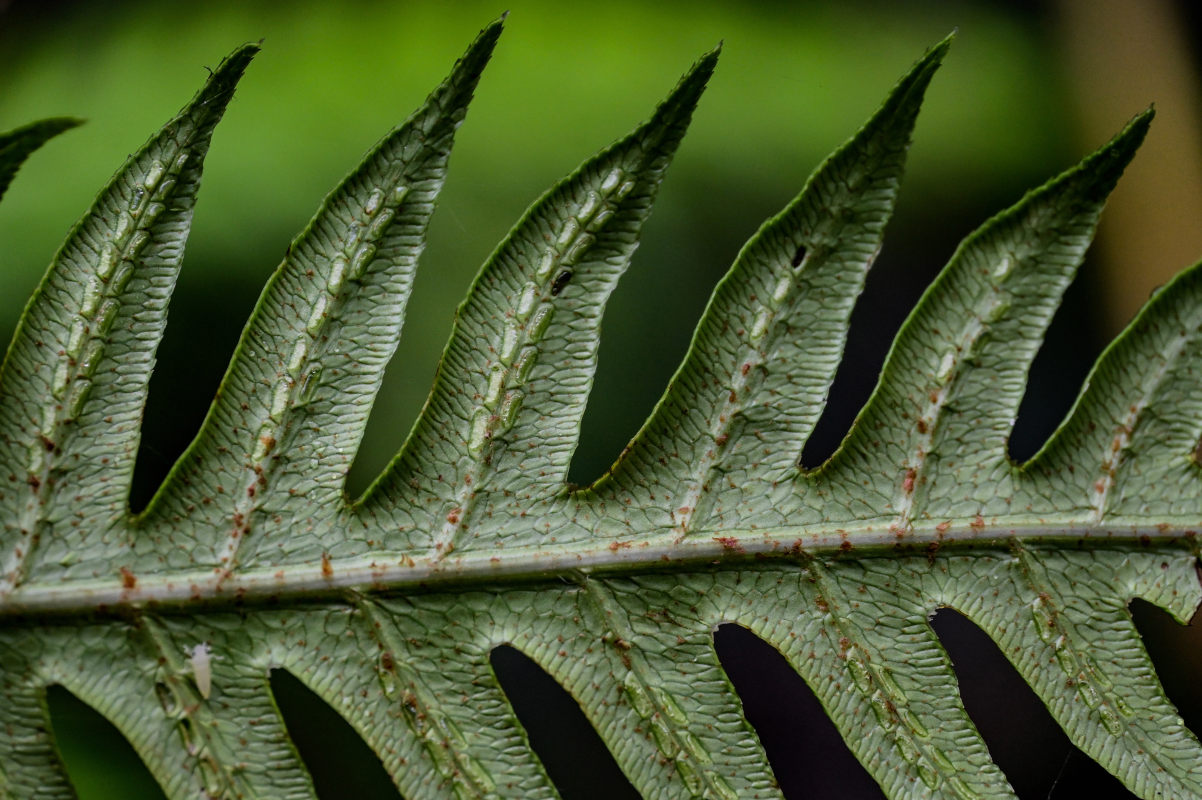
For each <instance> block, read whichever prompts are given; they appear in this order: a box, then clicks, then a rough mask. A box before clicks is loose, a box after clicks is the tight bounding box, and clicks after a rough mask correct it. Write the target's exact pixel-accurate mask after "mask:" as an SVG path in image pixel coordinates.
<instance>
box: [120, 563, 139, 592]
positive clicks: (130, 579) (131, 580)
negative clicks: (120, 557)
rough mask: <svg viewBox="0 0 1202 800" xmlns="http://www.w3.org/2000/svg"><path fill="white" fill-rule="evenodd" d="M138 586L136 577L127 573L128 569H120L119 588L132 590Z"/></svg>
mask: <svg viewBox="0 0 1202 800" xmlns="http://www.w3.org/2000/svg"><path fill="white" fill-rule="evenodd" d="M137 585H138V577H137V576H136V575H134V574H133V573H132V572H130V571H129V567H122V568H121V586H122V588H125V589H132V588H134V587H135V586H137Z"/></svg>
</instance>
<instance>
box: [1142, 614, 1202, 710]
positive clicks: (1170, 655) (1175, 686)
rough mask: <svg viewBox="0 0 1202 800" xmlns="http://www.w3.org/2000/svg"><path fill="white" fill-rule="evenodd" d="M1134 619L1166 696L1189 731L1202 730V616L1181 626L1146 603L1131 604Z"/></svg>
mask: <svg viewBox="0 0 1202 800" xmlns="http://www.w3.org/2000/svg"><path fill="white" fill-rule="evenodd" d="M1131 616H1132V617H1133V618H1134V619H1135V627H1136V628H1138V629H1139V633H1140V636H1142V637H1143V640H1144V647H1146V648H1147V650H1148V655H1150V656H1151V657H1152V661H1153V662H1154V663H1155V664H1156V674H1157V676H1158V677H1159V678H1160V682H1161V684H1163V685H1164V691H1165V694H1166V695H1168V697H1169V699H1170V700H1172V701H1173V705H1175V706H1177V711H1178V712H1180V714H1181V718H1182V719H1183V720H1185V724H1186V727H1188V728H1189V729H1190V730H1192V731H1195V732H1197V731H1200V730H1202V687H1200V686H1199V685H1198V675H1199V674H1202V624H1199V622H1200V621H1199V619H1198V616H1197V615H1195V616H1194V618H1193V619H1192V620H1190V623H1189V625H1181V624H1179V623H1178V622H1177V620H1175V619H1173V618H1172V617H1171V616H1170V615H1169V613H1168V612H1167V611H1165V610H1164V609H1162V608H1160V607H1159V606H1154V605H1152V604H1151V603H1148V602H1145V601H1143V600H1138V599H1137V600H1134V601H1132V603H1131Z"/></svg>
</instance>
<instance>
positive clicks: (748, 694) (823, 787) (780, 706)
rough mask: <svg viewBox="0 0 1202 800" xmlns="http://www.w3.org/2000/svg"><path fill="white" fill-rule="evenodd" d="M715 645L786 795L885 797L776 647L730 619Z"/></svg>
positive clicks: (856, 799)
mask: <svg viewBox="0 0 1202 800" xmlns="http://www.w3.org/2000/svg"><path fill="white" fill-rule="evenodd" d="M714 649H715V650H716V651H717V653H718V660H719V661H721V662H722V669H724V670H725V671H726V675H727V677H729V678H730V682H731V683H732V684H734V687H735V691H736V692H738V694H739V699H740V700H742V701H743V714H744V715H745V716H746V717H747V721H748V722H750V723H751V725H752V727H754V728H755V731H756V734H758V735H759V738H760V742H761V743H762V744H763V746H764V750H765V752H767V754H768V761H769V763H770V764H771V765H772V771H773V773H774V774H775V775H776V781H777V783H779V784H780V788H781V791H783V792H784V794H785V797H789V798H802V797H804V798H832V799H834V798H838V800H879V798H881V797H883V795H882V793H881V790H880V787H878V786H877V785H876V782H875V781H873V779H872V777H871V776H870V775H869V774H868V773H867V772H866V771H865V770H864V767H862V766H861V765H860V762H859V761H857V760H856V757H855V756H853V755H852V754H851V751H850V750H848V749H847V745H846V743H844V741H843V737H842V736H840V735H839V731H838V730H837V729H836V728H835V724H834V723H833V722H831V720H830V718H829V717H828V716H827V715H826V712H825V711H824V710H823V708H822V705H821V704H820V703H819V702H818V699H817V698H816V697H815V696H814V694H813V692H811V691H810V687H809V686H807V685H806V682H805V681H804V680H803V679H802V677H801V676H800V675H798V674H797V672H796V671H795V670H794V669H793V667H791V666H790V665H789V662H788V661H786V660H785V657H784V656H782V655H781V654H780V652H779V651H777V650H776V648H774V647H773V646H772V645H770V644H768V643H767V642H765V641H764V640H763V639H761V638H759V637H758V636H756V635H755V634H754V633H752V632H751V631H749V630H747V629H746V628H744V627H742V626H740V625H734V624H726V625H721V626H719V628H718V630H717V631H715V633H714Z"/></svg>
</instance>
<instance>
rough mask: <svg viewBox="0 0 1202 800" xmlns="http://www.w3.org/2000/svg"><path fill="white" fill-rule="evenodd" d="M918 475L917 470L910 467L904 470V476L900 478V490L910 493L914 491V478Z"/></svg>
mask: <svg viewBox="0 0 1202 800" xmlns="http://www.w3.org/2000/svg"><path fill="white" fill-rule="evenodd" d="M917 476H918V472H917V471H916V470H915V469H914V468H913V467H910V468H909V469H908V470H906V477H905V478H904V479H903V480H902V491H903V492H905V493H906V494H910V493H911V492H913V491H914V479H915V478H916V477H917Z"/></svg>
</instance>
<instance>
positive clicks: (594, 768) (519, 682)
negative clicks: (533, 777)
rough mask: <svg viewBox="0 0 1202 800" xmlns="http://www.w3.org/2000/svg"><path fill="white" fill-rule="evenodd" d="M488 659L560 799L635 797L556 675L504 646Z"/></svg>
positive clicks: (627, 781)
mask: <svg viewBox="0 0 1202 800" xmlns="http://www.w3.org/2000/svg"><path fill="white" fill-rule="evenodd" d="M489 661H490V663H491V664H492V669H493V672H494V673H495V674H496V676H497V681H498V682H500V684H501V688H502V689H503V690H504V691H505V696H506V697H507V698H509V704H510V705H512V706H513V710H514V712H515V713H516V714H517V717H518V721H519V722H521V723H522V727H523V728H525V729H526V735H527V736H528V737H529V739H530V746H531V747H533V748H534V751H535V753H537V754H538V757H539V760H540V761H542V763H543V767H544V768H545V769H546V770H547V775H549V776H550V778H551V781H552V782H553V783H554V784H555V788H557V789H558V790H559V793H560V795H561V796H562V797H563V798H564V800H593V798H596V800H611V799H612V800H621V798H629V800H639V794H638V792H636V791H635V790H634V787H633V786H631V785H630V781H629V780H627V778H626V776H625V775H623V774H622V770H621V769H620V768H619V767H618V765H617V762H615V761H614V757H613V755H612V754H611V753H610V752H609V750H608V749H606V747H605V745H604V743H602V741H601V737H600V736H598V735H597V732H596V731H595V730H594V729H593V726H592V725H590V724H589V722H588V719H587V718H586V717H585V716H584V713H583V712H582V711H581V710H580V706H578V705H577V704H576V701H575V700H574V699H572V696H571V695H570V694H568V693H567V692H566V691H564V689H563V687H562V686H560V685H559V684H558V683H557V682H556V680H555V679H554V678H552V677H551V676H550V675H548V674H547V673H546V672H545V671H543V669H542V667H540V666H539V665H538V664H536V663H534V662H533V661H531V660H530V658H528V657H527V656H526V655H525V654H524V653H522V652H521V651H519V650H517V649H516V648H513V647H510V646H508V645H501V646H500V647H496V648H494V649H493V651H492V655H491V656H490V657H489Z"/></svg>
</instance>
